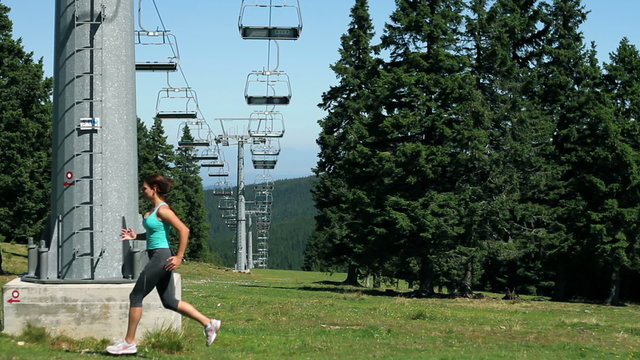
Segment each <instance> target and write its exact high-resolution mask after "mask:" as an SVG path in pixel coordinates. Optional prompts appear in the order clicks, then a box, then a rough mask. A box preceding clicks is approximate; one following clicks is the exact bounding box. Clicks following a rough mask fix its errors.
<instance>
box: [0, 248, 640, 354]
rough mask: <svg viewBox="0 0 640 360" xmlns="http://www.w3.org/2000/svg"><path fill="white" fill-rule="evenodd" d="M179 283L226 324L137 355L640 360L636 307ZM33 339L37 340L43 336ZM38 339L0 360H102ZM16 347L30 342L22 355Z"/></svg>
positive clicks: (245, 277) (14, 341)
mask: <svg viewBox="0 0 640 360" xmlns="http://www.w3.org/2000/svg"><path fill="white" fill-rule="evenodd" d="M2 245H3V246H5V245H8V244H2ZM7 251H13V250H7ZM5 254H6V253H5ZM16 258H19V257H18V256H15V257H14V259H16ZM5 261H6V260H5ZM181 273H182V275H183V299H185V300H186V301H189V302H191V303H192V304H193V305H195V306H196V307H198V308H199V309H201V310H202V311H203V312H204V313H205V314H207V315H209V316H211V317H216V318H221V319H222V320H223V327H222V331H221V333H220V336H219V338H218V339H217V340H216V342H215V343H214V345H213V346H212V347H210V348H207V347H206V346H204V337H203V335H202V328H201V327H200V325H199V324H196V323H195V322H193V321H190V320H188V319H184V320H183V328H182V332H171V333H169V332H167V331H168V330H163V331H165V332H164V333H163V332H162V331H161V332H157V333H154V334H148V335H146V337H145V338H144V339H141V340H142V344H141V346H140V353H139V355H138V357H142V358H149V359H177V358H179V359H242V360H251V359H260V360H262V359H637V358H640V307H639V306H637V305H629V306H625V307H606V306H600V305H594V304H583V303H556V302H550V301H531V300H522V301H503V300H499V295H497V294H488V295H489V296H488V297H487V298H485V299H477V300H467V299H411V298H405V297H398V296H387V295H384V292H383V291H376V292H372V291H370V290H371V289H363V288H352V287H345V286H332V285H322V284H316V283H315V282H317V281H322V280H333V281H339V280H342V279H344V274H335V275H330V274H323V273H311V272H296V271H279V270H253V271H252V273H251V274H241V273H235V272H233V271H230V270H227V269H220V268H217V267H215V266H212V265H208V264H199V263H187V264H185V265H184V266H183V267H182V268H181ZM5 281H6V280H5ZM32 332H33V333H34V334H33V335H32V336H34V337H35V338H37V337H38V336H41V337H42V334H40V335H38V334H39V333H38V331H37V330H36V331H34V330H32ZM43 338H44V340H37V339H28V338H26V337H25V338H22V340H21V338H14V337H9V336H6V335H0V359H12V358H14V359H22V358H25V359H45V358H46V359H85V358H100V357H103V356H106V355H105V353H104V350H103V349H104V341H102V342H101V341H100V340H96V339H85V340H83V341H73V340H71V339H56V338H54V339H51V338H50V337H47V336H43ZM176 340H178V341H176ZM19 341H24V342H25V344H24V345H18V342H19Z"/></svg>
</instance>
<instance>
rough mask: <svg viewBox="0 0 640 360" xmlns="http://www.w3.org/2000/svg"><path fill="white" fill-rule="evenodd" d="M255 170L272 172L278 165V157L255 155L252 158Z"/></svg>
mask: <svg viewBox="0 0 640 360" xmlns="http://www.w3.org/2000/svg"><path fill="white" fill-rule="evenodd" d="M251 162H253V168H254V169H256V170H272V169H275V167H276V164H277V163H278V157H277V156H272V155H253V156H251Z"/></svg>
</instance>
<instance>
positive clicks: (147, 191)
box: [140, 183, 156, 200]
mask: <svg viewBox="0 0 640 360" xmlns="http://www.w3.org/2000/svg"><path fill="white" fill-rule="evenodd" d="M140 192H142V195H143V196H144V198H145V199H147V200H151V199H153V195H155V193H156V191H155V190H153V189H152V188H151V186H149V184H147V183H143V184H142V188H140Z"/></svg>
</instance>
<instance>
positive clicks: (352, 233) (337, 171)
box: [305, 0, 376, 285]
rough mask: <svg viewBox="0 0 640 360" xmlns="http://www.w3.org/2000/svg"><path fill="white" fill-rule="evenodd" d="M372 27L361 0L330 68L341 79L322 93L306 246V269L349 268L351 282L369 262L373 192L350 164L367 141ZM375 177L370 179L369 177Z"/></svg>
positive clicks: (366, 4)
mask: <svg viewBox="0 0 640 360" xmlns="http://www.w3.org/2000/svg"><path fill="white" fill-rule="evenodd" d="M372 37H373V25H372V23H371V19H370V16H369V9H368V2H367V0H356V1H355V5H354V6H353V7H352V9H351V23H350V25H349V29H348V30H347V33H346V34H344V35H343V36H342V38H341V45H342V46H341V48H340V50H339V53H340V59H339V60H338V61H337V62H336V63H335V64H333V65H332V66H331V69H332V70H333V71H334V72H335V74H336V77H337V78H338V80H339V83H338V85H336V86H332V87H331V88H330V89H329V91H327V92H326V93H324V94H323V96H322V103H320V104H319V107H321V108H322V109H324V110H326V111H328V115H327V116H326V117H325V118H324V119H322V120H320V121H319V124H320V127H321V132H320V135H319V137H318V140H317V143H318V145H319V147H320V153H319V154H318V157H319V161H318V164H317V167H316V168H315V169H314V172H315V174H316V175H317V176H318V182H317V183H316V184H315V187H314V189H313V199H314V201H315V203H316V208H317V209H318V215H317V216H316V229H315V231H314V233H313V235H312V237H311V240H310V242H309V243H308V244H307V250H306V259H305V263H306V267H307V268H312V267H314V266H320V267H322V268H334V269H335V268H340V267H344V268H346V269H348V274H349V275H348V277H347V279H346V281H345V282H346V283H350V284H354V285H355V284H357V281H358V279H357V269H358V268H363V267H364V266H365V265H366V259H365V257H363V249H364V247H365V246H366V244H365V243H366V241H367V239H368V237H367V236H366V235H365V234H366V228H367V223H366V222H363V221H361V218H362V216H363V214H364V213H365V212H366V210H364V209H363V208H365V207H366V206H367V203H368V201H367V200H368V194H367V193H365V192H363V191H362V189H361V186H360V185H363V183H362V182H360V181H358V179H355V178H354V177H353V176H352V172H353V171H354V170H357V169H354V168H351V167H349V166H348V165H347V164H346V163H345V158H346V157H347V156H350V154H352V153H353V152H354V150H355V149H356V147H357V146H358V145H359V143H360V142H362V141H363V139H364V137H365V136H366V135H365V134H363V133H362V131H361V130H362V126H361V123H362V122H364V121H366V117H367V116H368V112H369V109H368V106H369V103H370V94H369V93H370V91H369V90H370V86H371V84H370V79H371V76H372V72H373V71H375V66H376V64H375V59H374V58H373V57H372V49H371V46H370V42H371V38H372ZM367 180H370V179H367Z"/></svg>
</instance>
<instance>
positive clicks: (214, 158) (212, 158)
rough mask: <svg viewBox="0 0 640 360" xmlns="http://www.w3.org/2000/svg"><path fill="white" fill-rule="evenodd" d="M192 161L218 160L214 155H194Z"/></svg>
mask: <svg viewBox="0 0 640 360" xmlns="http://www.w3.org/2000/svg"><path fill="white" fill-rule="evenodd" d="M193 160H198V161H200V160H202V161H207V160H209V161H210V160H218V155H215V154H211V155H196V156H194V157H193Z"/></svg>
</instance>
